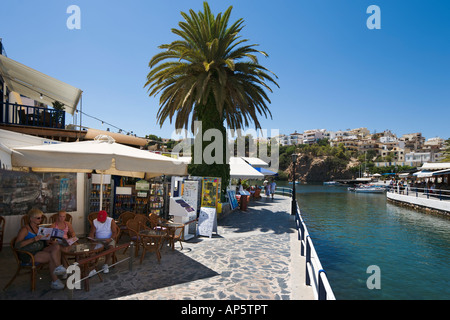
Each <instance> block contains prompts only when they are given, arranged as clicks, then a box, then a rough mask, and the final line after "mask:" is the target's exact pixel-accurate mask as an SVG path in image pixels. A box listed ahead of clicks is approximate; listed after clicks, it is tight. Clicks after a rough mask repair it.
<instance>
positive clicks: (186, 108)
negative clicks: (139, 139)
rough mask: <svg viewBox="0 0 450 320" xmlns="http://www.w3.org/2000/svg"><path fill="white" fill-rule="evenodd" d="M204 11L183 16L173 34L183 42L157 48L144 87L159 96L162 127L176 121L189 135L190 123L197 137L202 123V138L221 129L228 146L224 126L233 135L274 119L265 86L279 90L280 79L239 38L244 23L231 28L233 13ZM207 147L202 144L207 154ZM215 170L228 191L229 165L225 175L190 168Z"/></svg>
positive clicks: (205, 6)
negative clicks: (196, 128)
mask: <svg viewBox="0 0 450 320" xmlns="http://www.w3.org/2000/svg"><path fill="white" fill-rule="evenodd" d="M203 9H204V12H198V13H195V12H194V11H193V10H192V9H191V10H190V11H189V13H190V15H188V14H186V13H184V12H181V15H182V16H183V18H184V20H185V21H182V22H179V24H178V25H179V27H180V28H179V29H172V32H173V33H174V34H176V35H177V36H179V37H180V38H181V39H179V40H175V41H173V42H172V43H170V44H163V45H161V46H160V47H159V48H160V49H163V51H162V52H160V53H158V54H156V55H155V56H154V57H153V58H152V59H151V60H150V63H149V67H150V72H149V73H148V75H147V82H146V83H145V86H144V87H148V91H149V95H150V96H156V95H160V108H159V110H158V114H157V121H158V122H159V125H160V126H162V125H163V123H164V122H165V121H166V120H167V119H169V120H170V123H172V120H173V118H174V117H175V128H177V129H183V128H184V129H188V127H189V122H191V130H192V132H193V131H194V121H202V131H203V132H205V131H206V130H208V129H210V128H215V129H219V130H220V131H221V132H222V133H223V134H224V135H223V137H224V140H223V141H226V139H225V138H226V134H225V133H226V131H225V126H224V122H226V124H227V126H228V127H229V128H230V129H243V128H245V127H247V126H249V125H250V122H253V123H254V124H255V129H260V128H261V125H260V123H259V120H258V116H264V117H266V118H267V116H270V117H272V114H271V112H270V110H269V108H268V107H267V103H270V99H269V98H268V96H267V94H266V91H265V90H269V91H271V92H272V90H271V89H270V87H269V86H268V85H267V84H266V82H271V83H273V84H275V85H277V86H278V84H277V83H276V82H275V80H274V79H273V78H272V76H274V77H276V76H275V75H274V74H273V73H272V72H270V71H269V70H267V69H266V68H264V67H263V66H261V65H260V64H259V63H258V59H257V57H256V55H255V54H257V53H260V54H262V55H263V56H267V54H266V53H265V52H262V51H259V50H256V49H255V47H256V45H248V44H245V43H246V42H247V41H248V40H247V39H242V38H241V37H240V36H239V33H240V32H241V30H242V28H243V22H244V21H243V19H239V20H237V21H236V22H235V23H233V24H232V25H231V26H228V22H229V18H230V14H231V10H232V7H231V6H230V7H229V8H228V9H227V10H226V11H225V13H224V14H223V15H222V14H221V13H219V14H218V15H217V16H214V15H213V14H212V13H211V10H210V8H209V5H208V3H207V2H204V4H203ZM205 146H206V145H205V143H203V149H204V148H205ZM225 147H226V146H225V144H224V148H225ZM224 154H225V153H224ZM224 163H228V161H227V159H224ZM212 167H216V169H217V170H219V171H221V174H220V176H221V177H222V178H223V180H222V183H223V185H225V186H226V184H227V183H228V182H227V181H228V178H227V177H226V175H228V177H229V166H228V165H224V167H222V168H221V169H218V168H217V166H204V165H200V166H195V165H191V166H190V167H189V171H190V173H191V174H198V175H208V170H211V168H212ZM205 169H206V170H207V171H206V172H203V171H204V170H205ZM198 170H200V171H198ZM213 170H214V169H213ZM193 171H195V172H193ZM209 172H210V171H209ZM224 175H225V176H224ZM215 176H217V175H215ZM224 178H225V179H224Z"/></svg>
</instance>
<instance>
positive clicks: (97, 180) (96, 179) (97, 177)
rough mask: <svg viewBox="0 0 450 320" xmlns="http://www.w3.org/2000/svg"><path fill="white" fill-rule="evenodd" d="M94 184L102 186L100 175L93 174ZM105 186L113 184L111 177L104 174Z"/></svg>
mask: <svg viewBox="0 0 450 320" xmlns="http://www.w3.org/2000/svg"><path fill="white" fill-rule="evenodd" d="M92 183H95V184H101V183H102V175H101V174H98V173H93V174H92ZM103 184H111V175H110V174H104V175H103Z"/></svg>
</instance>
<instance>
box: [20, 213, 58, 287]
mask: <svg viewBox="0 0 450 320" xmlns="http://www.w3.org/2000/svg"><path fill="white" fill-rule="evenodd" d="M42 216H43V212H42V211H41V210H39V209H36V208H33V209H31V210H30V211H29V212H28V217H29V221H30V222H29V223H28V225H25V226H24V227H22V229H20V231H19V233H18V235H17V240H16V244H15V246H16V248H17V249H20V250H25V251H28V252H30V253H32V254H33V255H34V260H35V261H36V262H39V263H48V266H49V269H50V277H51V278H52V283H51V285H50V287H51V288H52V289H64V284H63V283H62V282H61V280H59V279H58V276H59V275H65V274H66V268H64V267H63V266H62V264H61V251H60V246H59V244H58V243H56V242H49V245H48V246H45V243H44V241H42V240H40V239H41V238H42V237H43V236H42V235H37V234H38V231H39V224H40V223H41V219H42ZM27 257H28V256H27ZM24 262H26V261H24Z"/></svg>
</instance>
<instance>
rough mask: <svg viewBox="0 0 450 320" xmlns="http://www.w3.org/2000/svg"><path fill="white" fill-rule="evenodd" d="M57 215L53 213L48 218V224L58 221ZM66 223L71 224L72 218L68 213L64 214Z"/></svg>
mask: <svg viewBox="0 0 450 320" xmlns="http://www.w3.org/2000/svg"><path fill="white" fill-rule="evenodd" d="M58 215H59V213H55V214H53V215H51V216H50V223H55V222H56V221H57V220H58ZM65 221H67V222H70V223H72V216H71V215H70V214H68V213H66V220H65Z"/></svg>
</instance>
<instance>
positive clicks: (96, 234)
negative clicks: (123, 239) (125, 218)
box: [89, 210, 118, 273]
mask: <svg viewBox="0 0 450 320" xmlns="http://www.w3.org/2000/svg"><path fill="white" fill-rule="evenodd" d="M117 230H118V227H117V225H116V222H115V221H114V219H113V218H110V217H108V214H107V213H106V211H104V210H101V211H99V212H98V214H97V219H95V220H94V221H93V223H92V228H91V232H90V233H89V237H90V238H95V239H101V240H102V242H103V243H104V245H105V248H106V249H109V248H110V247H115V246H116V242H115V241H114V239H115V238H116V236H117ZM110 260H111V254H107V255H106V256H105V264H104V265H103V273H108V272H109V268H108V263H109V261H110Z"/></svg>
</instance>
